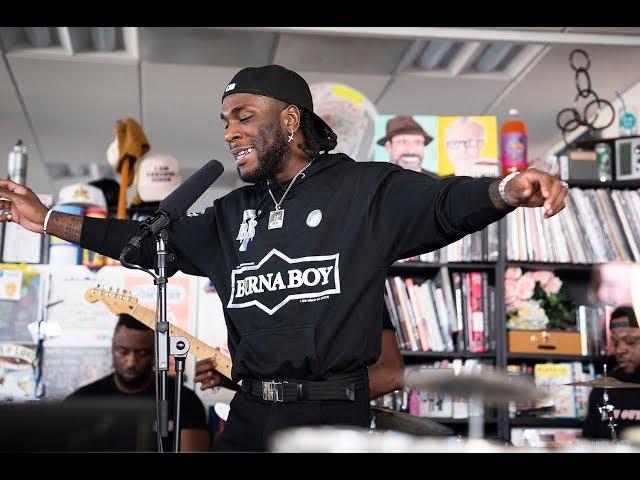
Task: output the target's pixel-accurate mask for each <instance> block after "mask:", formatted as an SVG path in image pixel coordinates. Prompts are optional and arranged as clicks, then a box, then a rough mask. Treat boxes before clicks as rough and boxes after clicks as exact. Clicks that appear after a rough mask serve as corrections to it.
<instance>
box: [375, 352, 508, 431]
mask: <svg viewBox="0 0 640 480" xmlns="http://www.w3.org/2000/svg"><path fill="white" fill-rule="evenodd" d="M487 364H488V362H486V361H483V360H479V359H473V358H470V359H465V360H463V359H459V358H458V359H452V360H448V359H444V360H437V361H435V362H432V363H427V364H424V365H421V367H420V368H434V369H442V368H447V369H452V370H453V372H454V374H456V375H458V374H461V373H465V372H472V371H473V372H475V373H478V372H481V371H482V369H483V368H484V366H485V365H487ZM371 403H372V405H379V406H383V407H387V408H392V409H394V410H398V411H403V412H407V413H409V414H410V415H413V416H416V417H426V418H433V419H436V421H437V422H439V423H445V424H456V423H461V424H462V423H467V422H468V419H469V415H470V414H471V415H483V417H484V422H485V423H487V424H494V423H496V422H497V420H496V414H495V409H493V408H485V407H484V406H470V405H469V401H468V399H467V398H464V397H459V396H452V395H446V394H440V393H436V392H430V391H428V390H426V389H412V388H404V389H401V390H397V391H395V392H391V393H389V394H387V395H383V396H382V397H379V398H377V399H375V400H373V401H372V402H371ZM472 408H473V409H477V410H471V409H472Z"/></svg>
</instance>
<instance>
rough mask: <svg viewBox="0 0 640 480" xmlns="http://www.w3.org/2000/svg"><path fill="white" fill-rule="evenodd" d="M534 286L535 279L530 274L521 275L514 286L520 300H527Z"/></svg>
mask: <svg viewBox="0 0 640 480" xmlns="http://www.w3.org/2000/svg"><path fill="white" fill-rule="evenodd" d="M535 286H536V281H535V280H534V279H533V277H532V276H530V275H523V276H522V277H520V278H519V279H518V283H517V286H516V289H517V292H518V293H517V295H518V298H519V299H520V300H528V299H530V298H531V297H532V296H533V290H534V288H535Z"/></svg>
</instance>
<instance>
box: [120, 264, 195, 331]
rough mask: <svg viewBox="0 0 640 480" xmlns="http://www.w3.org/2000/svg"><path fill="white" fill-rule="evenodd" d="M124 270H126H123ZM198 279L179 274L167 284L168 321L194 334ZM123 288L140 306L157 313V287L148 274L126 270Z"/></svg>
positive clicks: (123, 276) (123, 275) (123, 277)
mask: <svg viewBox="0 0 640 480" xmlns="http://www.w3.org/2000/svg"><path fill="white" fill-rule="evenodd" d="M123 270H124V269H123ZM196 283H197V277H194V276H191V275H185V274H183V273H177V274H175V275H174V276H172V277H171V278H169V282H168V283H167V320H168V321H169V322H171V323H172V324H174V325H175V326H177V327H180V328H181V329H183V330H185V331H187V332H189V333H191V334H194V325H195V317H196V309H195V305H196V303H197V300H196V299H197V291H196V290H197V289H196ZM121 284H122V287H123V288H124V289H126V290H127V291H128V292H129V294H130V295H132V296H134V297H136V298H137V299H138V304H139V305H142V306H143V307H145V308H148V309H149V310H153V311H154V312H155V311H156V301H157V293H158V291H157V287H156V286H155V285H154V284H153V279H152V278H151V277H150V276H149V275H148V274H146V273H143V272H136V271H131V270H124V273H123V274H122V283H121Z"/></svg>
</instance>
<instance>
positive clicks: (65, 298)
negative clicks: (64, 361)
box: [45, 265, 117, 347]
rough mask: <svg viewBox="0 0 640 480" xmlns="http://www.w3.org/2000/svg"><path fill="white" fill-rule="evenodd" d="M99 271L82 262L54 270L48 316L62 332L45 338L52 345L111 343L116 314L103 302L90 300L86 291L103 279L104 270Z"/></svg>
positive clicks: (102, 345) (88, 345)
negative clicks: (87, 298) (85, 265)
mask: <svg viewBox="0 0 640 480" xmlns="http://www.w3.org/2000/svg"><path fill="white" fill-rule="evenodd" d="M108 268H115V267H105V268H104V269H101V270H100V271H99V274H96V273H94V272H92V271H91V270H89V269H87V268H86V267H84V266H81V265H77V266H76V265H69V266H63V267H57V268H55V269H52V270H51V274H50V287H49V295H48V301H47V305H49V307H48V308H47V312H46V315H45V319H46V321H47V323H49V324H52V325H56V327H58V329H59V331H60V334H59V335H58V336H57V337H55V338H52V339H49V340H46V343H45V345H47V346H49V347H54V346H55V347H60V346H83V347H108V346H110V345H111V337H112V336H113V329H114V327H115V324H116V321H117V317H116V315H114V314H113V313H112V312H111V311H110V310H109V309H108V308H107V307H106V306H105V305H103V304H102V303H101V302H95V303H89V302H88V301H87V300H86V299H85V292H86V291H87V290H88V289H89V288H93V287H95V286H96V285H97V284H99V283H100V282H102V283H104V279H103V277H104V273H103V270H106V269H108Z"/></svg>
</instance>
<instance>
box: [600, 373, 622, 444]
mask: <svg viewBox="0 0 640 480" xmlns="http://www.w3.org/2000/svg"><path fill="white" fill-rule="evenodd" d="M604 377H605V380H606V378H607V364H606V363H605V364H604ZM605 385H606V382H605ZM602 391H603V393H602V405H598V411H599V412H600V414H601V415H602V413H604V412H606V413H607V418H608V423H607V425H608V427H609V429H610V430H611V440H612V441H613V443H618V435H617V434H616V426H617V425H616V423H615V418H614V416H613V408H614V407H613V405H612V404H611V403H609V394H608V393H607V389H606V388H603V389H602Z"/></svg>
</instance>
